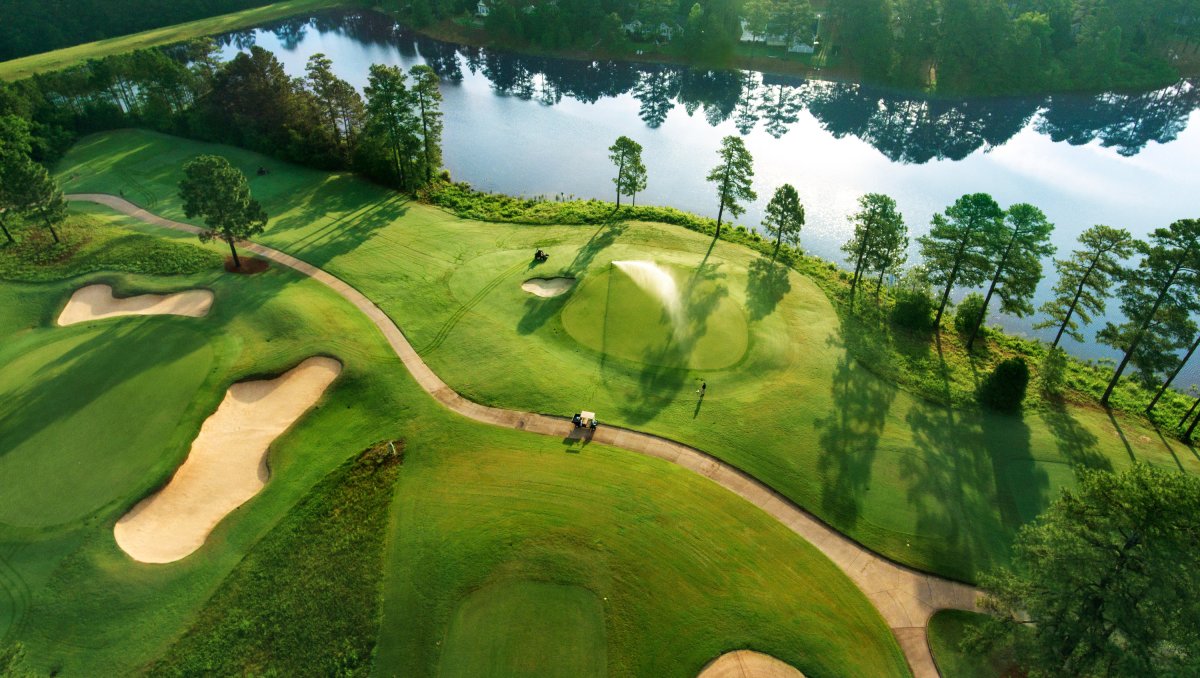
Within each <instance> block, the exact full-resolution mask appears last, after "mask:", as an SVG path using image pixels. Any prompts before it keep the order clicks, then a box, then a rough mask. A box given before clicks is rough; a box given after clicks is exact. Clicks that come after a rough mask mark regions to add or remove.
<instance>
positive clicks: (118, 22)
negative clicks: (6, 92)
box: [0, 0, 271, 61]
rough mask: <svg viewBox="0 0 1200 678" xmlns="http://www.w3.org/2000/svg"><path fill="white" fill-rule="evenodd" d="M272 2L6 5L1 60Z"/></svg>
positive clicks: (37, 0) (35, 1)
mask: <svg viewBox="0 0 1200 678" xmlns="http://www.w3.org/2000/svg"><path fill="white" fill-rule="evenodd" d="M270 3H271V0H184V1H182V2H181V1H180V0H123V2H122V3H121V4H120V6H119V7H115V6H114V5H113V4H112V3H110V2H88V1H80V0H76V1H74V2H42V0H5V2H4V21H3V22H0V61H6V60H8V59H15V58H17V57H21V56H25V55H27V54H37V53H39V52H48V51H50V50H54V49H59V48H61V47H70V46H71V45H78V44H81V43H85V42H92V41H93V40H102V39H104V38H112V37H117V36H120V35H127V34H129V33H137V32H140V31H146V30H150V29H151V28H158V27H160V26H170V25H172V24H178V23H183V22H185V21H192V20H195V19H203V18H205V17H210V16H216V15H218V14H225V13H228V12H236V11H239V10H242V9H247V8H250V7H258V6H260V5H268V4H270Z"/></svg>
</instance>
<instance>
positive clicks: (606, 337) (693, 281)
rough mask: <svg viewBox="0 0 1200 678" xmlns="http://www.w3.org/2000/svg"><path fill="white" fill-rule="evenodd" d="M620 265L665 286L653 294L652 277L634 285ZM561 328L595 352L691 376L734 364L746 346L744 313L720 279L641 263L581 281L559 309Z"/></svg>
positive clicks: (606, 270)
mask: <svg viewBox="0 0 1200 678" xmlns="http://www.w3.org/2000/svg"><path fill="white" fill-rule="evenodd" d="M622 265H624V266H631V265H637V266H638V267H639V268H640V269H642V270H643V271H653V272H652V273H649V274H648V275H656V276H658V279H659V282H661V284H662V286H663V287H664V288H665V289H663V290H662V292H661V296H660V294H656V293H655V292H654V291H652V290H655V289H656V288H655V287H653V286H652V284H653V282H654V280H653V279H651V280H650V281H649V282H643V283H641V284H639V282H638V280H636V279H635V276H634V275H630V274H629V273H628V272H626V270H625V269H624V268H622ZM635 275H636V273H635ZM676 304H677V306H676ZM562 323H563V327H565V328H566V330H567V333H568V334H570V335H571V337H572V338H574V339H575V340H576V341H578V342H579V343H581V344H583V345H584V346H587V347H588V348H590V349H592V350H595V351H598V352H600V353H602V354H605V355H609V356H614V357H617V358H623V359H625V360H631V361H633V362H637V363H642V364H647V365H658V366H661V367H681V368H689V369H693V370H717V369H722V368H726V367H729V366H731V365H734V364H736V363H737V362H738V361H739V360H741V359H742V356H744V355H745V354H746V344H747V340H748V333H747V327H746V314H745V313H743V312H742V309H741V308H740V307H739V305H738V304H737V303H735V302H734V301H733V300H732V299H730V297H729V293H728V290H727V288H726V287H725V286H724V284H722V283H721V281H720V279H718V278H715V277H713V276H706V275H703V274H701V273H700V272H699V271H698V270H697V269H693V270H691V271H686V270H684V269H682V268H681V267H677V266H670V265H657V264H652V263H651V262H644V261H635V262H614V263H613V264H611V265H608V266H605V267H604V268H603V269H601V270H600V271H599V272H598V273H597V274H594V275H591V276H589V277H588V279H587V280H585V281H584V282H583V284H582V285H581V286H580V288H579V290H578V291H577V292H575V294H573V295H571V298H570V300H569V301H568V302H567V304H566V306H565V307H564V308H563V311H562Z"/></svg>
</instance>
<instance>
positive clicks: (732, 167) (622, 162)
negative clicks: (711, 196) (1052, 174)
mask: <svg viewBox="0 0 1200 678" xmlns="http://www.w3.org/2000/svg"><path fill="white" fill-rule="evenodd" d="M641 150H642V149H641V146H640V145H638V144H637V143H636V142H634V141H633V140H631V139H629V138H628V137H621V138H619V139H618V140H617V142H616V143H614V144H613V146H612V147H611V148H610V149H609V151H610V152H611V153H612V155H611V156H610V157H611V158H612V160H613V163H614V164H615V165H616V166H617V176H616V178H614V180H613V181H614V183H615V184H616V186H617V193H618V197H617V200H618V207H619V205H620V195H621V194H622V193H624V194H626V195H631V194H634V193H636V192H637V190H642V189H644V188H645V186H646V172H645V167H644V165H642V161H641ZM717 155H718V158H719V163H718V164H717V166H716V167H714V168H713V169H712V171H710V172H709V174H708V177H707V179H708V181H709V182H711V183H712V184H713V185H714V186H715V187H716V194H717V200H718V210H717V222H716V233H715V235H714V237H720V233H721V225H722V222H723V219H724V216H725V213H726V212H728V213H729V214H732V215H733V216H735V217H736V216H738V215H740V214H742V213H743V212H744V203H745V202H746V201H753V200H755V199H757V194H756V193H755V192H754V188H753V179H754V160H753V158H752V157H751V155H750V152H749V151H748V150H747V149H746V147H745V145H744V143H743V142H742V140H741V139H740V138H739V137H736V136H728V137H725V138H724V139H722V141H721V146H720V148H719V149H718V151H717ZM630 168H637V169H634V170H630ZM631 174H632V175H633V176H636V179H635V180H630V179H629V178H628V177H629V176H630V175H631ZM631 181H632V183H630V182H631ZM849 218H850V222H851V225H852V226H853V235H852V236H851V238H850V240H849V241H847V242H846V243H845V244H844V245H843V246H842V251H844V252H845V253H846V255H847V257H848V260H849V261H850V263H851V265H852V267H853V268H852V273H851V276H850V290H849V299H850V302H849V303H850V307H851V308H853V307H854V303H855V300H856V297H857V294H858V291H859V289H860V288H861V287H862V284H863V280H864V279H866V277H867V276H868V275H870V276H872V277H874V278H875V290H876V300H878V299H879V298H880V294H879V293H880V290H882V289H883V287H884V280H885V277H886V276H888V275H893V276H894V275H896V274H899V273H901V270H902V269H903V267H904V265H905V263H906V261H907V251H908V246H909V236H908V226H907V225H906V224H905V222H904V218H903V216H902V215H901V214H900V212H899V211H898V210H897V209H896V201H895V200H894V199H892V198H891V197H889V196H886V195H883V194H879V193H869V194H867V195H864V196H862V197H861V198H860V199H859V210H858V211H857V212H855V213H854V214H852V215H850V217H849ZM804 220H805V216H804V206H803V204H802V203H801V202H800V198H799V194H798V192H797V191H796V189H795V187H793V186H791V185H790V184H784V185H782V186H780V187H778V188H777V189H776V190H775V193H774V195H773V196H772V198H771V201H770V202H769V204H768V205H767V209H766V213H765V217H764V219H763V223H762V226H763V228H764V230H765V231H766V233H767V234H768V235H769V237H771V238H773V239H774V240H775V252H776V254H777V253H778V251H779V247H780V246H781V245H782V243H783V242H788V243H789V244H792V245H798V244H799V237H800V232H801V229H802V228H803V227H804ZM1053 230H1054V225H1053V224H1051V223H1050V222H1049V220H1048V219H1047V218H1046V215H1045V214H1044V213H1043V212H1042V211H1041V210H1040V209H1038V208H1037V207H1035V206H1033V205H1030V204H1028V203H1018V204H1015V205H1010V206H1009V207H1008V208H1007V209H1004V208H1002V207H1000V205H999V204H997V203H996V201H995V199H994V198H992V196H990V195H988V194H986V193H973V194H968V195H964V196H962V197H961V198H959V199H958V200H956V201H955V202H954V204H952V205H950V206H948V207H947V208H946V209H945V210H944V211H943V212H942V213H940V214H936V215H934V217H933V220H932V223H931V225H930V230H929V233H928V234H926V235H924V236H921V237H919V238H917V243H918V246H919V251H920V254H921V258H922V260H923V261H922V264H921V265H920V266H919V267H915V268H913V269H910V270H909V271H908V273H907V276H906V277H907V278H908V283H907V284H906V285H905V286H903V287H902V288H901V290H900V293H899V294H898V295H897V302H896V309H895V311H894V313H895V317H896V320H897V321H898V322H901V323H902V324H905V325H908V326H910V327H917V328H920V329H935V328H940V327H941V326H942V321H943V316H944V314H945V312H946V311H947V310H948V309H949V308H950V306H951V294H952V293H953V292H954V291H955V290H961V289H964V288H966V289H968V290H969V289H972V288H975V289H981V290H982V291H983V294H979V293H971V294H968V295H967V297H966V298H965V299H963V300H962V301H961V302H960V303H959V305H958V309H957V312H956V313H955V317H954V326H955V328H956V329H957V330H958V331H959V332H960V333H962V334H963V335H964V337H966V347H967V350H968V351H969V350H971V349H972V348H973V347H974V344H975V342H976V341H977V340H978V339H979V337H980V336H981V333H982V330H983V325H984V323H985V322H986V321H987V317H988V312H989V310H990V309H991V307H992V303H993V300H994V299H998V300H999V304H998V306H999V309H1000V310H1001V311H1003V312H1005V313H1010V314H1012V315H1015V316H1017V317H1024V316H1026V315H1029V314H1031V313H1033V312H1034V308H1033V296H1034V293H1035V291H1036V290H1037V287H1038V284H1039V283H1040V282H1041V281H1042V276H1043V270H1042V261H1043V260H1044V259H1045V258H1047V257H1049V256H1051V255H1052V254H1053V253H1054V251H1055V248H1054V246H1053V245H1051V244H1050V235H1051V232H1052V231H1053ZM1079 244H1080V248H1079V249H1077V250H1075V251H1073V252H1072V253H1071V254H1070V256H1068V257H1066V258H1064V259H1056V260H1055V261H1054V265H1055V268H1056V269H1057V272H1058V281H1057V283H1056V284H1055V286H1054V296H1053V297H1052V298H1051V299H1050V300H1049V301H1047V302H1046V303H1045V304H1043V305H1042V306H1041V307H1040V309H1039V310H1040V311H1041V313H1043V314H1044V315H1045V317H1046V318H1045V320H1044V321H1042V322H1040V323H1038V324H1037V325H1035V327H1039V328H1045V327H1056V328H1057V332H1056V334H1055V338H1054V341H1053V343H1052V344H1051V347H1050V348H1051V352H1052V353H1054V352H1056V351H1059V352H1061V351H1062V349H1061V348H1060V347H1059V343H1060V341H1061V339H1062V337H1063V336H1064V335H1067V336H1071V337H1073V338H1075V339H1076V340H1080V341H1081V340H1082V339H1083V335H1082V333H1081V331H1080V329H1081V327H1082V326H1083V325H1087V324H1090V323H1091V322H1092V319H1093V317H1095V316H1101V315H1103V314H1104V313H1105V311H1106V309H1107V302H1108V299H1109V297H1110V296H1111V294H1112V289H1113V287H1114V286H1115V285H1118V284H1119V286H1120V287H1119V291H1118V292H1117V296H1118V298H1119V299H1120V301H1121V312H1122V314H1123V316H1124V320H1123V321H1121V322H1119V323H1114V322H1109V323H1107V324H1106V325H1105V327H1104V328H1102V329H1101V330H1100V331H1099V332H1098V334H1097V338H1098V339H1099V340H1100V341H1101V342H1103V343H1105V344H1107V345H1109V346H1112V347H1113V348H1115V349H1117V350H1118V351H1120V352H1121V355H1122V358H1121V360H1120V362H1119V363H1118V364H1117V366H1116V369H1115V370H1114V371H1113V374H1112V377H1111V378H1110V380H1109V383H1108V386H1107V388H1106V389H1105V392H1104V395H1103V396H1102V398H1101V401H1100V402H1101V404H1102V405H1105V406H1107V405H1108V402H1109V399H1110V397H1111V395H1112V392H1113V389H1115V388H1116V386H1117V384H1118V383H1119V382H1120V380H1121V378H1122V376H1123V374H1124V372H1125V370H1126V368H1127V367H1128V366H1129V365H1133V366H1134V367H1135V368H1136V370H1137V374H1138V377H1139V379H1141V381H1142V383H1143V385H1145V386H1147V387H1148V388H1152V389H1157V390H1156V393H1155V396H1154V397H1153V399H1152V400H1151V401H1150V402H1149V403H1148V404H1147V405H1146V412H1147V413H1149V412H1151V411H1153V409H1154V407H1155V405H1157V403H1158V402H1159V399H1160V398H1161V397H1162V395H1163V393H1165V392H1166V390H1167V389H1168V388H1170V386H1171V384H1172V383H1173V382H1174V380H1175V378H1176V377H1177V376H1178V375H1179V373H1180V371H1181V370H1182V369H1183V367H1184V365H1186V364H1187V362H1188V361H1189V360H1190V359H1191V357H1192V355H1193V354H1194V353H1195V352H1196V351H1197V350H1198V349H1200V327H1197V323H1196V321H1195V320H1194V317H1195V316H1196V314H1197V313H1200V220H1198V219H1181V220H1179V221H1176V222H1174V223H1173V224H1171V225H1170V226H1169V227H1167V228H1160V229H1158V230H1156V231H1154V233H1152V234H1151V235H1150V238H1149V240H1148V241H1147V242H1142V241H1139V240H1136V239H1135V238H1133V236H1131V235H1130V233H1129V232H1128V231H1126V230H1124V229H1120V228H1113V227H1111V226H1104V225H1097V226H1093V227H1092V228H1090V229H1088V230H1087V231H1085V232H1084V233H1083V234H1081V235H1080V237H1079ZM1135 253H1136V254H1139V255H1140V259H1139V261H1138V262H1137V264H1136V265H1135V266H1132V267H1131V266H1127V265H1126V260H1127V259H1128V258H1129V257H1130V256H1131V255H1133V254H1135ZM931 287H935V288H936V289H937V296H936V297H935V296H934V295H933V293H932V292H931V290H930V288H931ZM930 316H933V317H932V318H930ZM914 317H915V319H914ZM935 336H936V335H935ZM1185 349H1186V352H1185V354H1184V355H1183V357H1182V358H1180V356H1179V353H1180V352H1181V351H1184V350H1185ZM1001 367H1003V368H1004V369H1003V370H997V373H996V375H993V376H994V379H993V380H992V381H991V382H989V384H990V387H989V389H984V390H985V391H987V393H986V394H981V395H986V396H988V397H987V398H985V399H986V400H988V401H989V402H994V403H995V404H996V406H997V407H1001V406H1002V404H1003V406H1013V407H1015V406H1018V405H1019V403H1020V399H1021V398H1022V397H1023V396H1024V391H1025V384H1026V383H1027V382H1028V371H1027V368H1026V366H1025V365H1024V363H1023V362H1022V363H1021V364H1020V365H1016V364H1012V365H1002V366H1001ZM992 382H994V383H992ZM1014 393H1015V394H1016V396H1014V397H1009V396H1011V395H1012V394H1014ZM1197 410H1200V399H1198V400H1197V404H1196V406H1194V407H1193V408H1192V410H1191V411H1189V412H1188V413H1187V415H1185V416H1184V418H1183V420H1182V421H1180V427H1181V428H1184V427H1185V425H1186V428H1185V429H1184V430H1185V434H1184V437H1185V439H1190V437H1191V436H1192V435H1193V433H1194V432H1195V430H1196V428H1197V426H1200V413H1197ZM1193 414H1195V417H1194V418H1193ZM1189 418H1191V423H1190V424H1188V420H1189Z"/></svg>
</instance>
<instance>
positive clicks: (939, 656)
mask: <svg viewBox="0 0 1200 678" xmlns="http://www.w3.org/2000/svg"><path fill="white" fill-rule="evenodd" d="M983 618H984V615H981V614H976V613H974V612H965V611H963V610H941V611H940V612H937V613H935V614H934V615H933V617H931V618H930V619H929V627H928V628H927V629H926V634H927V635H928V638H929V649H930V651H932V652H933V660H934V662H935V663H936V664H937V668H938V672H939V673H941V674H942V678H1000V676H1017V675H1021V674H1020V673H1019V672H1017V671H1016V670H1015V668H1014V666H1013V662H1012V659H1011V658H1010V657H1006V656H1002V655H1000V654H992V655H989V656H980V655H978V654H976V653H974V652H969V651H966V650H964V649H963V648H962V642H963V639H964V638H965V637H966V634H967V631H968V630H969V629H970V628H971V627H973V626H975V625H977V624H979V622H980V620H982V619H983Z"/></svg>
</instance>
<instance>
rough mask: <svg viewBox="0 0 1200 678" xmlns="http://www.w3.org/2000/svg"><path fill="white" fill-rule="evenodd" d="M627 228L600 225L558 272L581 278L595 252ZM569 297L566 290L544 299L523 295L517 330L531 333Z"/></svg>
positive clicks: (609, 224) (610, 242)
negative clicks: (521, 313) (522, 308)
mask: <svg viewBox="0 0 1200 678" xmlns="http://www.w3.org/2000/svg"><path fill="white" fill-rule="evenodd" d="M628 228H629V226H628V225H627V224H623V223H608V224H603V225H602V226H600V228H598V229H596V231H595V232H594V233H592V237H590V238H588V241H587V242H586V243H584V244H583V247H580V248H579V251H578V252H576V253H575V258H574V259H573V260H572V261H571V263H570V264H568V265H567V267H566V268H565V269H563V273H562V275H563V276H566V277H571V278H576V279H579V278H582V277H583V274H584V272H585V271H587V268H588V266H590V265H591V263H592V262H593V261H595V259H596V255H598V254H600V252H602V251H604V250H605V249H608V247H609V246H611V245H612V244H613V243H614V242H616V241H617V238H619V237H621V234H622V233H624V232H625V231H626V229H628ZM570 298H571V295H570V294H560V295H558V296H557V297H550V298H548V299H547V298H544V297H537V296H531V297H530V298H528V299H526V300H525V314H524V315H522V316H521V319H520V320H519V321H517V332H519V333H521V334H533V333H534V332H536V331H537V330H538V328H540V327H541V326H542V325H545V324H546V321H547V320H549V319H550V318H553V317H554V316H556V315H558V312H559V311H561V310H562V307H563V306H564V305H565V304H566V303H567V300H568V299H570Z"/></svg>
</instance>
